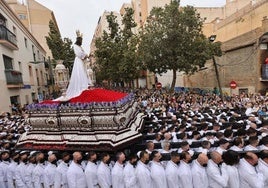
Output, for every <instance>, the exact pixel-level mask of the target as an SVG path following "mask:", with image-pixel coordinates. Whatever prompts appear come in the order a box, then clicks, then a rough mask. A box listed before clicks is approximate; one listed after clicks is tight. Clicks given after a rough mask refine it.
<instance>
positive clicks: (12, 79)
mask: <svg viewBox="0 0 268 188" xmlns="http://www.w3.org/2000/svg"><path fill="white" fill-rule="evenodd" d="M5 75H6V81H7V85H13V86H21V85H23V81H22V74H21V72H19V71H15V70H5Z"/></svg>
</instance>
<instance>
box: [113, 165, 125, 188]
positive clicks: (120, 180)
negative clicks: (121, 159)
mask: <svg viewBox="0 0 268 188" xmlns="http://www.w3.org/2000/svg"><path fill="white" fill-rule="evenodd" d="M123 172H124V166H123V164H119V163H118V162H116V163H115V165H114V167H113V169H112V185H113V188H124V173H123Z"/></svg>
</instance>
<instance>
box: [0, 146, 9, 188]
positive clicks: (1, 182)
mask: <svg viewBox="0 0 268 188" xmlns="http://www.w3.org/2000/svg"><path fill="white" fill-rule="evenodd" d="M1 160H2V161H1V162H0V188H7V168H8V165H9V164H10V163H9V160H10V159H9V151H2V153H1Z"/></svg>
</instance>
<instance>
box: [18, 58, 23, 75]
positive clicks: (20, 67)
mask: <svg viewBox="0 0 268 188" xmlns="http://www.w3.org/2000/svg"><path fill="white" fill-rule="evenodd" d="M18 65H19V71H20V72H22V66H21V62H20V61H19V62H18Z"/></svg>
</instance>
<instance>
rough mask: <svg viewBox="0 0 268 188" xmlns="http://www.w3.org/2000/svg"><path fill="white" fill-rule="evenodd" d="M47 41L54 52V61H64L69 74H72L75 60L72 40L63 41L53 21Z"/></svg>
mask: <svg viewBox="0 0 268 188" xmlns="http://www.w3.org/2000/svg"><path fill="white" fill-rule="evenodd" d="M46 41H47V45H48V47H49V49H50V50H51V52H52V56H53V59H54V60H64V63H63V64H64V65H65V66H66V68H69V72H70V73H71V71H72V67H73V61H74V58H75V54H74V50H73V47H72V40H71V39H69V38H64V39H62V38H61V35H60V32H59V31H58V28H57V26H56V25H55V23H54V22H53V21H52V20H50V21H49V33H48V36H46Z"/></svg>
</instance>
